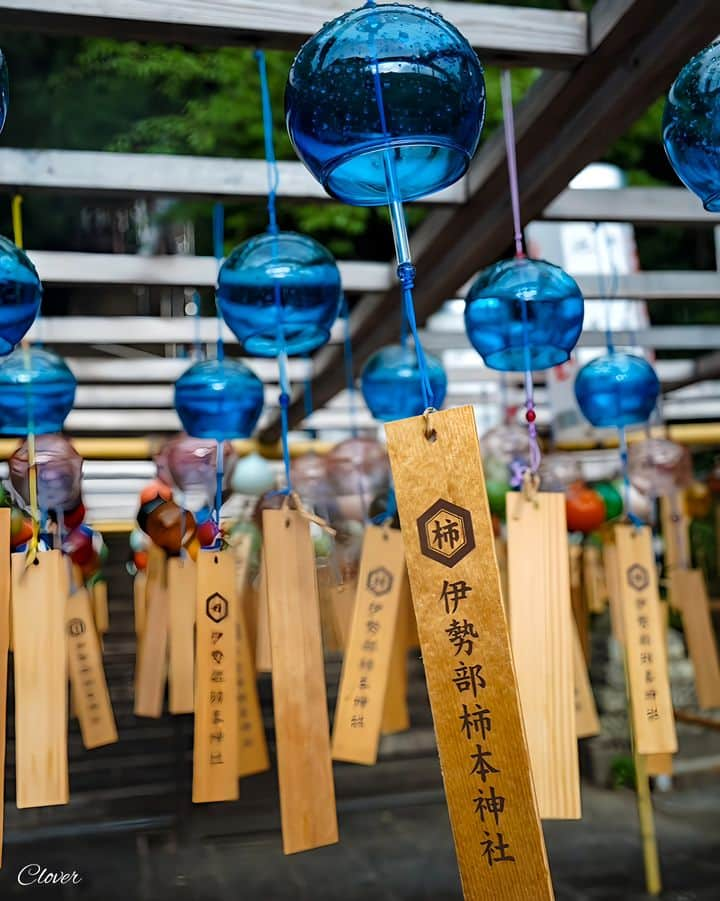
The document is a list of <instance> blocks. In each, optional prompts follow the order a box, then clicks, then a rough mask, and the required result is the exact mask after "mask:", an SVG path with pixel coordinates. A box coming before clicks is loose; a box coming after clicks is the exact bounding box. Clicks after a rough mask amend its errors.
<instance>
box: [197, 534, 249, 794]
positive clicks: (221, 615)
mask: <svg viewBox="0 0 720 901" xmlns="http://www.w3.org/2000/svg"><path fill="white" fill-rule="evenodd" d="M196 567H197V582H196V586H197V588H196V608H195V622H196V627H195V636H196V639H195V641H196V644H195V648H196V663H195V704H194V706H195V737H194V742H193V786H192V799H193V803H194V804H201V803H204V802H208V801H233V800H235V799H236V798H238V797H239V782H238V775H237V759H238V747H237V743H238V704H237V675H236V668H237V659H236V648H237V645H236V628H237V598H236V594H235V559H234V556H233V554H232V552H231V551H200V552H199V553H198V557H197V564H196Z"/></svg>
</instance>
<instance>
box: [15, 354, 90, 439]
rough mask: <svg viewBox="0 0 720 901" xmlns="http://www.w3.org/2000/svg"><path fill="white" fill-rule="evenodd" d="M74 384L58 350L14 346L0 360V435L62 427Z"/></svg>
mask: <svg viewBox="0 0 720 901" xmlns="http://www.w3.org/2000/svg"><path fill="white" fill-rule="evenodd" d="M76 387H77V382H76V380H75V376H74V375H73V374H72V372H71V371H70V369H69V368H68V365H67V363H65V361H64V360H63V359H62V358H61V357H59V356H57V354H54V353H50V351H47V350H40V348H37V347H28V348H24V347H18V348H16V349H15V350H14V351H13V352H12V353H11V354H8V356H7V357H5V359H4V360H2V361H0V435H27V434H28V433H29V432H34V433H35V434H36V435H44V434H47V433H49V432H60V431H62V427H63V423H64V422H65V419H66V418H67V415H68V413H69V412H70V411H71V410H72V407H73V404H74V402H75V388H76Z"/></svg>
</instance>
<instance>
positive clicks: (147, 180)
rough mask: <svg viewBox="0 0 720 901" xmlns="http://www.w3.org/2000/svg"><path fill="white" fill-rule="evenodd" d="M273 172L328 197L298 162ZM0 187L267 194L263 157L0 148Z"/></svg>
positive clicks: (301, 191) (458, 195)
mask: <svg viewBox="0 0 720 901" xmlns="http://www.w3.org/2000/svg"><path fill="white" fill-rule="evenodd" d="M278 170H279V175H280V182H279V189H278V196H280V197H282V198H286V199H289V200H330V198H329V197H328V195H327V194H326V193H325V191H324V190H323V188H322V186H321V185H320V184H318V182H317V181H316V180H315V179H314V178H313V177H312V175H311V174H310V173H309V172H308V170H307V169H306V168H305V166H303V164H302V163H300V162H297V161H280V162H278ZM0 187H5V188H9V189H11V190H13V191H15V190H22V191H25V192H27V191H48V192H58V193H63V194H92V195H95V196H99V195H100V196H104V195H121V196H123V197H132V196H142V197H149V196H170V197H195V198H198V197H207V198H218V197H222V198H228V199H240V198H242V199H247V198H258V197H265V196H266V195H267V166H266V163H265V161H264V160H249V159H240V160H235V159H223V158H219V157H209V156H173V155H170V154H161V153H95V152H91V151H84V150H19V149H15V148H8V147H6V148H2V149H0ZM464 199H465V187H464V182H462V181H460V182H458V183H456V184H454V185H452V186H451V187H449V188H447V189H446V190H445V191H441V192H440V193H439V194H434V195H433V196H432V197H428V198H427V202H428V203H462V202H463V200H464ZM423 202H426V201H425V200H424V201H423Z"/></svg>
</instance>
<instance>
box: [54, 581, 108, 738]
mask: <svg viewBox="0 0 720 901" xmlns="http://www.w3.org/2000/svg"><path fill="white" fill-rule="evenodd" d="M65 630H66V636H67V655H68V669H69V672H70V686H71V688H72V698H73V703H74V705H75V715H76V716H77V718H78V721H79V723H80V732H81V734H82V740H83V745H84V746H85V747H86V748H88V749H89V748H100V747H102V746H103V745H111V744H114V743H115V742H116V741H117V740H118V734H117V728H116V726H115V715H114V713H113V709H112V704H111V702H110V694H109V692H108V687H107V681H106V679H105V670H104V668H103V660H102V650H101V648H100V639H99V637H98V633H97V631H96V629H95V616H94V611H93V605H92V602H91V600H90V595H89V594H88V591H87V589H86V588H85V586H84V585H82V584H81V586H80V588H78V589H77V591H75V592H73V593H72V594H71V595H69V597H68V599H67V602H66V604H65Z"/></svg>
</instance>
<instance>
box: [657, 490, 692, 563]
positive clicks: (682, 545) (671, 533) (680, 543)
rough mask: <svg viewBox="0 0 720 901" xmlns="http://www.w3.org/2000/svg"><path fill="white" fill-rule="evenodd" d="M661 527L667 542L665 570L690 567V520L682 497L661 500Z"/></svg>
mask: <svg viewBox="0 0 720 901" xmlns="http://www.w3.org/2000/svg"><path fill="white" fill-rule="evenodd" d="M660 525H661V528H662V535H663V539H664V542H665V569H666V570H668V571H669V570H672V569H674V568H675V567H680V568H681V569H687V567H688V566H689V565H690V531H689V528H690V519H689V517H688V516H687V514H686V513H685V511H684V510H683V507H682V503H681V500H680V497H679V496H678V495H676V496H675V497H661V498H660Z"/></svg>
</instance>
